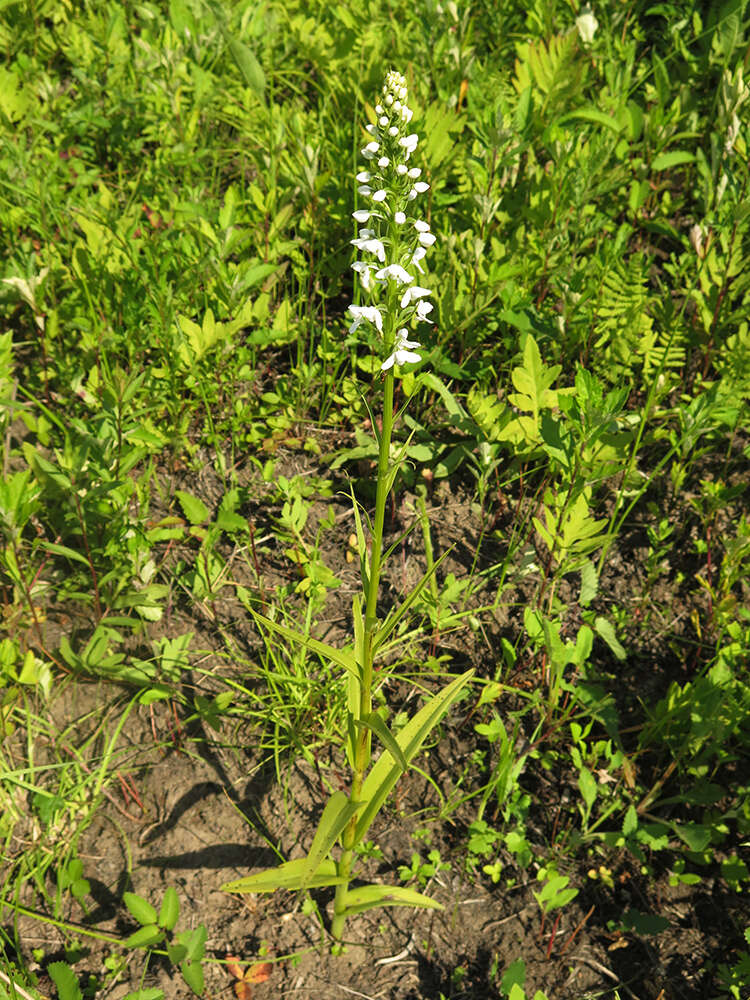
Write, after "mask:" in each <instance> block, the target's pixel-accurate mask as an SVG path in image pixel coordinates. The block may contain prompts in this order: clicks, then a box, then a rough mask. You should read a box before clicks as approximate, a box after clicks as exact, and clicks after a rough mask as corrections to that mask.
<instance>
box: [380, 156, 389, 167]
mask: <svg viewBox="0 0 750 1000" xmlns="http://www.w3.org/2000/svg"><path fill="white" fill-rule="evenodd" d="M390 162H391V161H390V160H389V159H388V157H387V156H381V157H380V159H379V160H378V166H379V167H380V169H381V170H385V168H386V167H387V166H388V164H389V163H390Z"/></svg>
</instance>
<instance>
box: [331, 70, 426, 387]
mask: <svg viewBox="0 0 750 1000" xmlns="http://www.w3.org/2000/svg"><path fill="white" fill-rule="evenodd" d="M408 97H409V94H408V91H407V87H406V80H405V79H404V78H403V76H401V74H400V73H396V72H394V71H391V72H389V73H388V74H387V75H386V78H385V83H384V85H383V90H382V94H381V96H380V99H379V102H376V104H375V116H376V117H375V120H374V121H373V122H372V123H371V124H368V125H367V126H366V131H367V133H368V135H369V141H368V142H367V143H366V145H365V146H364V148H363V149H362V155H363V157H364V159H365V160H367V161H368V162H367V165H366V167H363V168H361V169H360V170H359V172H358V173H357V175H356V181H357V192H358V194H359V195H360V196H361V197H362V198H366V199H367V201H368V205H367V206H366V207H363V208H356V211H354V212H353V213H352V214H353V218H354V219H355V221H356V222H358V223H359V224H360V225H361V226H362V228H361V229H360V230H359V233H358V235H357V237H356V239H353V240H352V241H351V244H352V246H354V247H356V248H357V250H358V251H359V254H358V259H357V260H355V261H354V262H353V263H352V270H353V271H354V272H355V274H356V275H357V277H358V279H359V281H358V287H359V289H360V291H361V294H362V302H363V304H362V305H351V306H349V315H350V318H351V320H350V326H349V332H350V333H352V334H354V333H356V331H357V330H358V329H360V327H362V328H363V329H364V330H367V331H368V338H367V339H368V343H370V344H372V343H373V338H375V337H377V335H379V339H380V348H379V351H380V356H381V358H383V357H385V360H384V361H382V363H381V366H380V367H381V371H383V372H388V373H390V375H389V377H391V378H392V377H393V374H394V373H395V374H398V373H397V368H398V367H399V366H400V365H405V364H413V363H414V362H417V361H421V360H422V358H421V355H420V354H418V353H416V351H415V348H418V347H420V344H419V342H418V341H416V340H409V326H412V325H416V323H421V322H429V320H428V317H429V316H430V314H431V313H432V311H433V308H434V307H433V304H432V303H431V302H430V301H428V299H429V296H430V295H432V292H431V291H430V289H429V288H423V287H422V286H421V285H420V284H417V279H416V278H415V276H414V272H415V270H416V271H418V272H419V273H420V274H424V272H425V269H424V268H423V267H422V262H423V261H424V259H425V257H426V255H427V248H428V247H430V246H432V244H433V243H434V242H435V236H434V235H433V233H432V232H431V231H430V225H429V223H428V222H426V221H422V220H421V219H420V218H419V217H418V216H416V217H415V215H414V212H415V209H413V208H412V203H413V202H415V201H416V199H417V198H419V197H420V196H421V195H423V194H424V193H425V192H426V191H427V190H429V184H428V183H427V182H426V181H424V180H422V179H421V178H422V170H421V169H420V167H416V166H412V165H411V163H410V162H409V160H410V158H411V157H412V155H413V154H414V153H415V151H416V149H417V145H418V143H419V137H418V135H417V133H416V132H409V131H408V126H409V123H410V122H411V120H412V117H413V114H412V110H411V108H409V106H408ZM410 272H411V273H410ZM394 292H395V293H396V294H394ZM374 349H375V350H376V351H377V350H378V347H377V346H375V347H374Z"/></svg>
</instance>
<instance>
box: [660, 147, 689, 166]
mask: <svg viewBox="0 0 750 1000" xmlns="http://www.w3.org/2000/svg"><path fill="white" fill-rule="evenodd" d="M683 163H695V154H694V153H688V152H687V151H685V150H681V149H675V150H673V151H672V152H671V153H660V154H659V155H658V156H655V157H654V159H653V160H652V161H651V169H652V170H669V168H670V167H679V166H682V164H683Z"/></svg>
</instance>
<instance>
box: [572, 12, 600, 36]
mask: <svg viewBox="0 0 750 1000" xmlns="http://www.w3.org/2000/svg"><path fill="white" fill-rule="evenodd" d="M598 27H599V22H598V21H597V19H596V18H595V17H594V15H593V14H592V13H591V8H590V7H584V8H583V10H582V11H581V14H580V16H579V17H577V18H576V28H578V34H579V35H580V38H581V41H582V42H583V44H584V45H590V44H591V42H593V40H594V35H595V34H596V29H597V28H598Z"/></svg>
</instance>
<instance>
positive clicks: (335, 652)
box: [250, 608, 359, 677]
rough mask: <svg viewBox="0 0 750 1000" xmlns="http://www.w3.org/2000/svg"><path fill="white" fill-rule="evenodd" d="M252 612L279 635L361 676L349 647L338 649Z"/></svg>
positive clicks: (258, 619)
mask: <svg viewBox="0 0 750 1000" xmlns="http://www.w3.org/2000/svg"><path fill="white" fill-rule="evenodd" d="M250 613H251V614H252V616H253V618H254V619H255V621H256V622H260V623H261V624H262V625H264V626H265V627H266V628H269V629H270V630H271V631H272V632H276V634H277V635H280V636H283V638H284V639H288V640H289V641H290V642H294V643H296V644H297V645H298V646H304V648H305V649H310V650H312V652H313V653H318V654H319V655H320V656H324V657H325V658H326V659H328V660H332V661H333V662H334V663H338V665H339V666H340V667H343V668H344V670H346V671H348V672H349V673H350V674H354V676H355V677H359V670H358V668H357V663H356V661H355V659H354V655H353V654H352V653H350V652H349V650H347V649H336V647H335V646H329V645H328V643H326V642H320V640H319V639H313V638H312V636H309V635H304V634H303V633H302V632H298V631H297V629H293V628H290V627H289V626H288V625H281V624H279V623H278V622H273V621H271V619H270V618H266V616H265V615H261V614H260V613H259V612H257V611H253V610H252V608H251V609H250Z"/></svg>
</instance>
